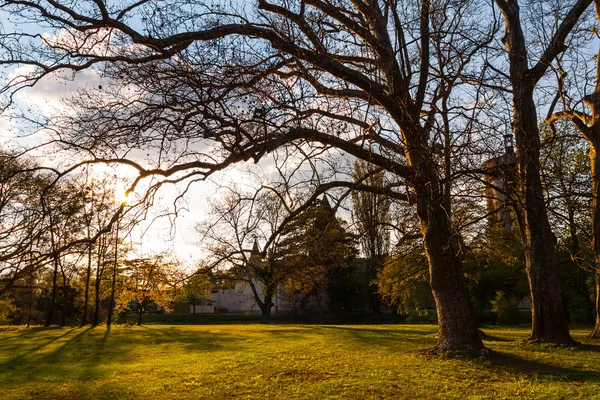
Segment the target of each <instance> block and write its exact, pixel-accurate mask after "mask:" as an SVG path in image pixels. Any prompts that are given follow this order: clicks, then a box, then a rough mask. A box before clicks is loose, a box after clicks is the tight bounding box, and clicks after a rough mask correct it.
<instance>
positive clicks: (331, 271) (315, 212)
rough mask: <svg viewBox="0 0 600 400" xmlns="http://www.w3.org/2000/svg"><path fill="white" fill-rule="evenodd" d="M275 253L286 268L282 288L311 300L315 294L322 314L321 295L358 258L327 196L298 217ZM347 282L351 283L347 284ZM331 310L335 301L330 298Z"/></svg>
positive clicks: (353, 245) (284, 230) (352, 240)
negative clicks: (352, 260) (310, 297)
mask: <svg viewBox="0 0 600 400" xmlns="http://www.w3.org/2000/svg"><path fill="white" fill-rule="evenodd" d="M282 236H283V238H282V240H281V241H280V243H279V245H278V246H277V249H276V251H275V254H276V257H277V258H278V259H279V260H281V261H280V262H281V263H282V265H283V267H284V268H286V270H287V271H286V279H285V280H284V281H283V282H282V285H281V286H282V289H283V290H284V291H285V292H287V293H293V294H296V295H300V296H304V298H308V296H310V295H311V294H314V295H315V297H316V300H317V304H318V306H319V311H320V313H321V314H322V311H323V310H322V309H323V307H322V306H323V304H322V300H321V292H324V291H325V290H324V289H326V288H331V283H332V281H333V280H335V278H336V277H338V276H339V275H340V273H341V272H342V271H344V270H348V269H349V266H350V265H349V262H350V260H351V258H353V257H354V256H355V255H356V251H355V243H354V242H355V240H354V238H353V237H352V236H351V235H350V234H349V233H348V232H347V231H346V228H345V223H344V221H342V220H341V219H338V218H336V215H335V209H334V208H332V207H331V205H330V203H329V200H328V199H327V195H324V197H323V199H322V200H320V201H317V202H316V203H315V204H313V205H312V206H311V207H309V208H308V209H306V211H304V212H302V213H301V214H299V215H297V216H296V217H295V218H294V219H293V220H291V221H290V222H289V223H288V224H287V225H286V226H285V227H284V228H283V230H282ZM346 283H347V282H346ZM328 300H329V305H330V308H333V307H331V306H332V303H333V302H334V301H335V299H333V298H332V296H329V299H328Z"/></svg>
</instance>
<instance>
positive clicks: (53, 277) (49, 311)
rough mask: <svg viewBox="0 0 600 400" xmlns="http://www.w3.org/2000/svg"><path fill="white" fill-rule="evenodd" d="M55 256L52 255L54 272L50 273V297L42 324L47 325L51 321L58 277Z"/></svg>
mask: <svg viewBox="0 0 600 400" xmlns="http://www.w3.org/2000/svg"><path fill="white" fill-rule="evenodd" d="M56 258H57V257H56V256H54V272H53V274H52V299H51V300H50V308H48V316H47V317H46V323H45V324H44V326H46V327H48V326H50V324H51V323H52V317H53V316H54V306H55V304H56V279H57V277H58V261H57V259H56Z"/></svg>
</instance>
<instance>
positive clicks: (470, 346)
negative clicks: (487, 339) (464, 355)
mask: <svg viewBox="0 0 600 400" xmlns="http://www.w3.org/2000/svg"><path fill="white" fill-rule="evenodd" d="M438 183H439V182H438ZM435 189H437V190H435ZM415 190H416V193H417V214H418V216H419V221H420V225H421V233H422V235H423V238H424V244H425V250H426V253H427V259H428V262H429V275H430V286H431V290H432V293H433V298H434V299H435V304H436V310H437V317H438V329H439V332H438V343H437V346H436V347H435V348H434V349H433V351H434V352H438V351H467V352H479V353H486V352H487V350H486V348H485V346H484V345H483V342H482V341H481V337H480V335H479V329H478V326H477V318H476V315H475V310H474V308H473V304H472V303H471V300H470V298H469V294H468V291H467V286H466V283H465V279H464V274H463V269H462V261H461V259H460V248H459V245H458V244H459V242H458V233H457V232H453V231H452V227H451V222H450V220H449V213H448V211H447V210H449V207H448V205H446V206H445V205H444V200H443V199H444V198H445V196H440V193H439V192H440V191H439V186H438V185H436V184H435V180H434V181H433V184H432V182H431V178H429V179H426V180H425V184H424V185H419V184H417V185H415Z"/></svg>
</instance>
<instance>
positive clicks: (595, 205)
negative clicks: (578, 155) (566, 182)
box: [589, 60, 600, 339]
mask: <svg viewBox="0 0 600 400" xmlns="http://www.w3.org/2000/svg"><path fill="white" fill-rule="evenodd" d="M598 62H599V63H600V60H598ZM599 73H600V67H599ZM597 86H598V87H597V89H600V79H599V80H598V82H597ZM597 92H598V94H599V95H598V96H596V99H597V101H596V102H595V105H596V106H597V107H593V110H594V117H595V121H594V125H593V126H592V131H591V133H592V135H593V136H592V137H591V138H590V139H592V140H593V141H592V142H591V143H590V152H589V157H590V165H591V169H592V221H593V222H592V224H593V225H592V229H593V241H594V257H595V266H594V267H595V271H594V283H595V287H596V302H595V306H596V324H595V326H594V330H593V331H592V333H590V335H589V337H590V338H593V339H600V201H599V200H600V153H598V146H597V145H600V143H598V142H600V90H597Z"/></svg>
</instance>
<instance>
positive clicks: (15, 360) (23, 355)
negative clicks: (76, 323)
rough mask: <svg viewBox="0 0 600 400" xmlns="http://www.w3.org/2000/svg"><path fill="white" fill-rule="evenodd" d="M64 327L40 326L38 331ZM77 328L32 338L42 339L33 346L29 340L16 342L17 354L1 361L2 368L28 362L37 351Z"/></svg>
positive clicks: (14, 348) (15, 350) (13, 350)
mask: <svg viewBox="0 0 600 400" xmlns="http://www.w3.org/2000/svg"><path fill="white" fill-rule="evenodd" d="M62 329H63V328H40V329H38V331H37V332H40V331H42V330H43V331H45V332H49V331H55V330H62ZM74 330H75V328H71V329H69V330H67V331H66V332H64V333H63V334H62V335H58V336H47V335H46V336H44V337H40V338H36V339H30V340H39V341H41V343H39V344H37V345H36V344H34V345H33V347H32V346H31V345H30V344H28V343H29V342H26V343H15V344H13V345H12V347H13V348H12V354H15V353H17V354H16V355H15V356H13V357H11V358H9V359H8V360H6V361H4V362H3V363H0V370H1V369H2V368H4V367H10V366H15V365H19V364H22V363H24V362H26V360H27V358H28V357H29V356H30V355H31V354H33V353H35V352H38V351H40V350H42V349H44V348H45V347H48V346H50V345H51V344H52V343H54V342H56V341H58V340H60V339H62V338H64V337H65V336H67V335H69V334H70V333H71V332H73V331H74ZM24 336H25V335H21V338H23V337H24ZM20 349H23V351H20Z"/></svg>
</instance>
